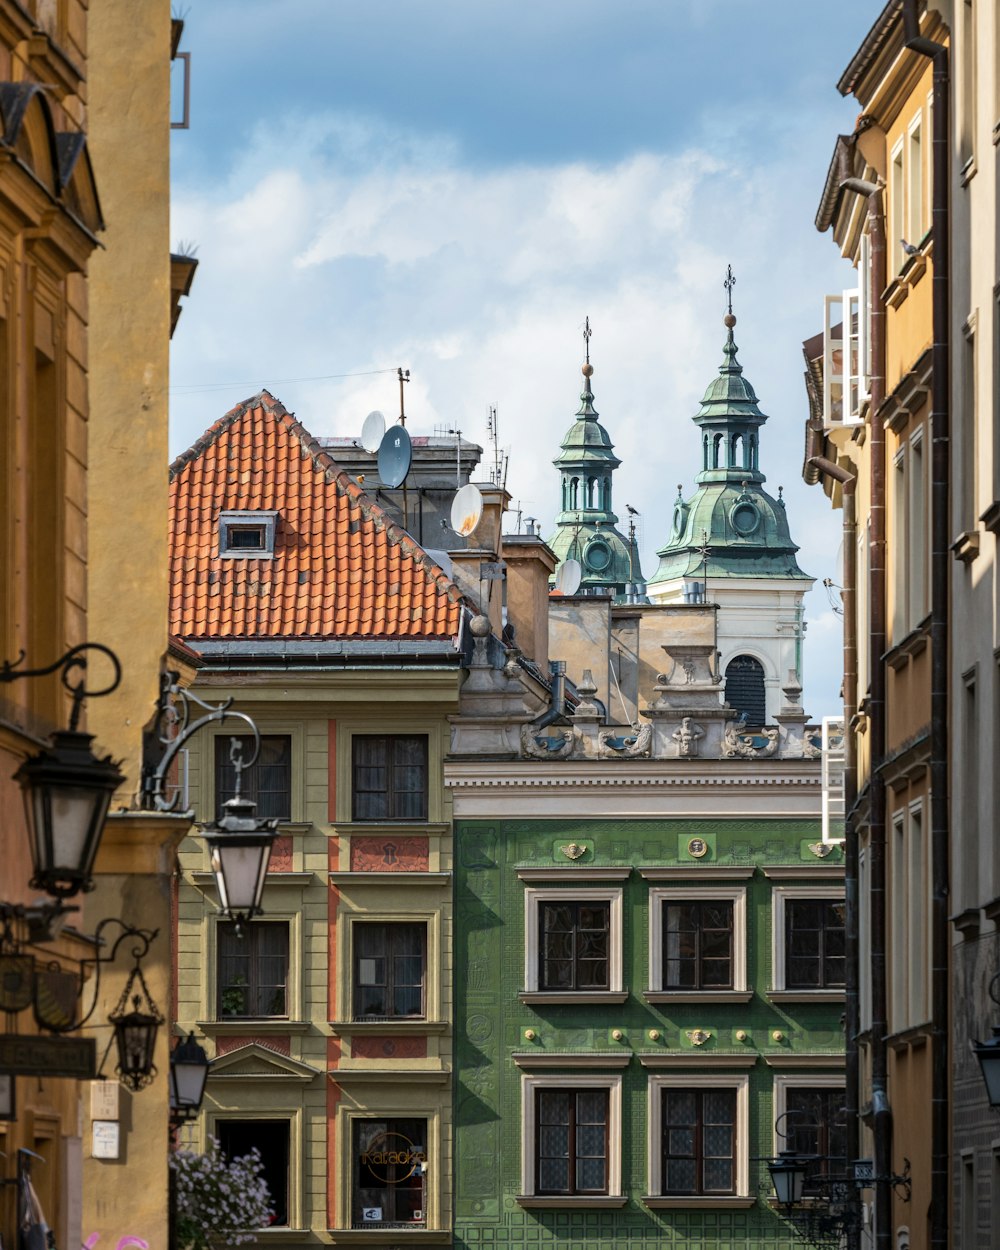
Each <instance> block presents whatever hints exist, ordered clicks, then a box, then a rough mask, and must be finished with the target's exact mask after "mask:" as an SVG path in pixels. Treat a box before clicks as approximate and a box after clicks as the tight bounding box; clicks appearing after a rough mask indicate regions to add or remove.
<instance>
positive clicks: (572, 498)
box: [569, 477, 580, 508]
mask: <svg viewBox="0 0 1000 1250" xmlns="http://www.w3.org/2000/svg"><path fill="white" fill-rule="evenodd" d="M579 491H580V479H579V478H578V477H571V478H570V479H569V506H570V507H571V508H577V507H579V504H578V503H577V496H578V494H579Z"/></svg>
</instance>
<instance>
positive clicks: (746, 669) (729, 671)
mask: <svg viewBox="0 0 1000 1250" xmlns="http://www.w3.org/2000/svg"><path fill="white" fill-rule="evenodd" d="M726 702H727V703H728V704H729V706H730V707H731V708H734V709H735V710H736V711H737V712H739V714H740V719H741V720H742V721H744V722H745V723H746V724H747V725H750V726H753V727H754V728H758V727H759V726H761V725H764V724H766V723H767V705H766V700H765V694H764V666H763V664H761V662H760V660H756V659H754V657H753V656H752V655H738V656H736V657H735V658H734V659H732V660H730V661H729V663H728V664H727V665H726Z"/></svg>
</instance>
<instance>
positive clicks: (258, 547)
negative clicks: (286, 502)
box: [219, 512, 278, 560]
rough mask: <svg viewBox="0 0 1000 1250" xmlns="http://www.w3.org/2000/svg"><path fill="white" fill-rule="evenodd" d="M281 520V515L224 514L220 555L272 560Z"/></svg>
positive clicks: (221, 523) (222, 516) (220, 538)
mask: <svg viewBox="0 0 1000 1250" xmlns="http://www.w3.org/2000/svg"><path fill="white" fill-rule="evenodd" d="M277 520H278V514H277V512H223V513H222V515H221V516H220V517H219V555H220V556H231V557H237V558H238V557H243V558H244V559H257V560H270V559H271V558H272V557H273V556H274V534H275V530H276V528H277Z"/></svg>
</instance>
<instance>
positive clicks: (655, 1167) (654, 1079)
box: [643, 1071, 752, 1207]
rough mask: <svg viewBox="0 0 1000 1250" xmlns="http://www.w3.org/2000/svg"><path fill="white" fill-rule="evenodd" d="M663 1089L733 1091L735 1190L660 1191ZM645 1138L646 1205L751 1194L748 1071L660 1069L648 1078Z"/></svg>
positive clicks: (686, 1204)
mask: <svg viewBox="0 0 1000 1250" xmlns="http://www.w3.org/2000/svg"><path fill="white" fill-rule="evenodd" d="M666 1089H681V1090H685V1089H688V1090H690V1089H732V1090H735V1091H736V1157H735V1160H734V1163H735V1167H736V1177H735V1180H736V1193H735V1194H665V1193H664V1192H663V1153H662V1142H663V1091H664V1090H666ZM646 1105H647V1109H648V1114H647V1117H646V1123H647V1139H646V1159H647V1170H646V1184H647V1189H646V1195H647V1196H646V1197H645V1198H644V1199H643V1201H644V1202H645V1203H646V1205H647V1206H653V1205H654V1203H655V1205H656V1206H661V1205H663V1206H678V1207H682V1206H683V1207H690V1206H714V1205H716V1204H720V1203H722V1204H724V1203H726V1202H727V1201H729V1202H738V1201H739V1199H741V1198H742V1199H746V1198H749V1197H751V1196H752V1195H751V1191H750V1076H749V1073H742V1074H734V1075H731V1076H730V1075H726V1074H724V1073H722V1074H719V1075H718V1076H716V1075H714V1074H712V1075H703V1074H701V1073H696V1072H691V1071H683V1072H663V1073H656V1074H655V1075H651V1076H650V1077H649V1080H648V1088H647V1096H646Z"/></svg>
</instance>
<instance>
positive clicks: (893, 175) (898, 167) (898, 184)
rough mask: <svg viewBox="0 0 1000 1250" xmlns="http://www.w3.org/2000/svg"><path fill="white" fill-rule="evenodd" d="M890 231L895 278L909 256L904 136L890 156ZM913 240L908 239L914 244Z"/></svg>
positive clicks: (897, 142) (892, 270)
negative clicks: (907, 253) (907, 252)
mask: <svg viewBox="0 0 1000 1250" xmlns="http://www.w3.org/2000/svg"><path fill="white" fill-rule="evenodd" d="M889 229H890V231H891V243H890V249H891V250H890V252H889V255H890V256H891V258H892V267H891V273H892V274H893V276H895V275H896V274H898V273H899V271H900V270H901V269H902V268H903V266H904V265H905V264H906V260H907V256H906V253H905V252H904V251H903V244H902V242H901V239H902V238H903V231H904V230H905V229H906V154H905V152H904V150H903V136H902V135H900V137H899V139H898V140H897V141H896V143H895V145H894V146H893V149H892V152H891V153H890V156H889ZM912 241H913V240H912V239H907V242H908V243H912Z"/></svg>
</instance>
